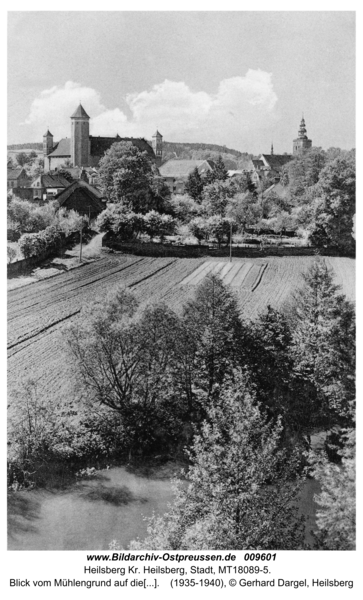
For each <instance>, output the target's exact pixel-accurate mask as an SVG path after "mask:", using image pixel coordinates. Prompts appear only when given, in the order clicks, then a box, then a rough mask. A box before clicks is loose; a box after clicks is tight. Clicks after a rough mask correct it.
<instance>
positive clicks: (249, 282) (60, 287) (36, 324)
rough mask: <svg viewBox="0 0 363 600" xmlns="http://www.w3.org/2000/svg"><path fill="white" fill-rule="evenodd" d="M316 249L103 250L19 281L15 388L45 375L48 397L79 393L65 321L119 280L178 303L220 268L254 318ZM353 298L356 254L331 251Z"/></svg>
mask: <svg viewBox="0 0 363 600" xmlns="http://www.w3.org/2000/svg"><path fill="white" fill-rule="evenodd" d="M313 260H314V257H309V256H308V257H268V258H266V257H264V258H249V259H234V261H233V262H232V263H229V262H228V259H225V260H223V259H216V260H215V261H214V260H212V259H210V260H207V261H206V260H205V259H187V258H186V259H177V258H142V257H135V256H113V257H104V258H101V259H100V260H98V261H96V262H93V263H91V264H87V265H85V266H83V267H81V268H78V269H75V270H73V271H70V272H68V273H64V274H61V275H58V276H56V277H54V278H51V279H47V280H44V281H39V282H37V283H33V284H31V285H27V286H24V287H21V288H17V289H13V290H12V291H10V292H9V297H8V319H9V326H8V332H9V335H8V356H9V359H8V370H9V391H10V392H11V391H12V390H13V389H14V387H16V386H17V385H18V383H19V382H21V381H22V380H24V379H26V378H28V377H32V378H35V379H37V380H38V381H39V388H40V389H41V392H42V394H46V395H47V396H48V397H49V399H50V400H51V399H52V398H55V397H56V396H63V397H64V396H68V397H71V396H72V395H73V394H74V384H75V379H74V373H73V369H72V364H71V360H70V358H69V356H68V353H67V350H66V347H65V346H64V342H63V337H62V329H63V328H64V326H65V324H67V323H69V322H70V321H71V320H74V319H81V318H83V316H82V312H81V311H82V307H85V306H87V304H89V303H90V302H92V301H93V300H96V299H100V300H102V298H104V297H105V294H106V293H107V292H109V291H110V290H112V289H113V288H114V287H115V286H116V285H119V284H121V285H124V286H125V287H128V288H130V289H131V290H132V291H133V292H134V293H135V295H136V296H137V298H138V299H139V300H140V301H141V302H142V303H150V302H159V301H163V302H166V303H167V304H169V305H170V306H171V307H173V308H174V309H176V310H180V309H181V307H182V305H183V303H184V302H185V301H186V300H187V299H188V298H192V297H193V295H194V294H195V290H196V286H197V285H198V283H200V281H202V279H203V277H205V275H206V274H207V273H208V272H212V271H213V272H218V273H219V274H220V276H221V277H222V279H223V281H224V282H225V283H227V284H230V285H231V288H232V289H233V291H234V292H235V293H236V295H237V297H238V301H239V304H240V308H241V313H242V314H243V315H244V317H246V318H252V319H253V318H255V317H256V316H257V315H258V314H259V313H260V312H262V311H264V310H265V309H266V307H267V305H268V304H270V305H272V306H274V307H276V308H278V307H280V306H281V305H282V304H283V303H284V302H285V301H286V299H287V298H288V296H289V294H290V293H291V291H293V290H294V289H296V288H297V287H299V286H300V285H301V283H302V281H301V274H302V273H303V272H304V271H305V270H306V269H308V267H309V265H310V264H311V263H312V262H313ZM326 261H327V263H328V264H329V266H330V267H332V268H333V270H334V272H335V273H336V279H337V283H339V284H341V285H342V287H343V290H344V292H345V293H346V295H347V296H348V297H349V299H351V300H354V260H353V259H349V258H327V259H326Z"/></svg>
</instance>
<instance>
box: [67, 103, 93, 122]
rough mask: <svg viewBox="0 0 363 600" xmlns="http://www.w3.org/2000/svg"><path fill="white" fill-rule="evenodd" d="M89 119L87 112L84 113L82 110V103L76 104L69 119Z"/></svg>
mask: <svg viewBox="0 0 363 600" xmlns="http://www.w3.org/2000/svg"><path fill="white" fill-rule="evenodd" d="M82 118H83V119H89V118H90V117H89V116H88V114H87V113H86V111H85V110H84V108H83V106H82V104H80V105H79V106H78V108H77V109H76V110H75V111H74V113H73V115H72V116H71V119H82Z"/></svg>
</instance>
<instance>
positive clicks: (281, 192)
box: [262, 183, 289, 198]
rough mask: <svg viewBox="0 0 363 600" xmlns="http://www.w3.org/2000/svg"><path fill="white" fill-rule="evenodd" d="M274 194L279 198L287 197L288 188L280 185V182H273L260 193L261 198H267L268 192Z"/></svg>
mask: <svg viewBox="0 0 363 600" xmlns="http://www.w3.org/2000/svg"><path fill="white" fill-rule="evenodd" d="M271 193H272V194H273V195H276V196H278V197H279V198H287V197H288V196H289V190H288V188H287V187H284V186H283V185H281V183H274V184H273V185H271V186H270V187H269V188H267V190H265V191H264V192H263V194H262V197H263V198H268V196H269V195H270V194H271Z"/></svg>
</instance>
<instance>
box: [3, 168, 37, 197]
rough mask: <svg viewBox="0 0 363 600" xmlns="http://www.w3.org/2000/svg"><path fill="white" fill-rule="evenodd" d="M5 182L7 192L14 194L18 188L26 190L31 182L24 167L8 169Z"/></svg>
mask: <svg viewBox="0 0 363 600" xmlns="http://www.w3.org/2000/svg"><path fill="white" fill-rule="evenodd" d="M7 180H8V181H7V184H8V190H13V191H14V192H15V193H16V190H17V189H19V188H28V187H29V186H30V182H31V179H30V177H28V175H27V173H26V170H25V169H24V167H15V168H8V174H7Z"/></svg>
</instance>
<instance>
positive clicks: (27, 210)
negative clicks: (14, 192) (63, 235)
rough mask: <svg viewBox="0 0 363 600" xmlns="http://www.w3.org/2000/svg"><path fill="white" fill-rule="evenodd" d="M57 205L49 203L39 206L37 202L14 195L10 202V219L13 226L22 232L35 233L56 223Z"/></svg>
mask: <svg viewBox="0 0 363 600" xmlns="http://www.w3.org/2000/svg"><path fill="white" fill-rule="evenodd" d="M55 214H56V205H55V204H54V203H48V204H45V205H44V206H39V205H38V204H36V203H33V202H28V201H27V200H20V198H17V197H16V196H13V197H12V198H11V200H10V202H9V203H8V220H9V222H10V225H11V228H12V229H16V230H17V231H19V232H20V233H35V232H37V231H41V230H42V229H45V228H46V227H49V226H50V225H52V224H53V223H54V219H55Z"/></svg>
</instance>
